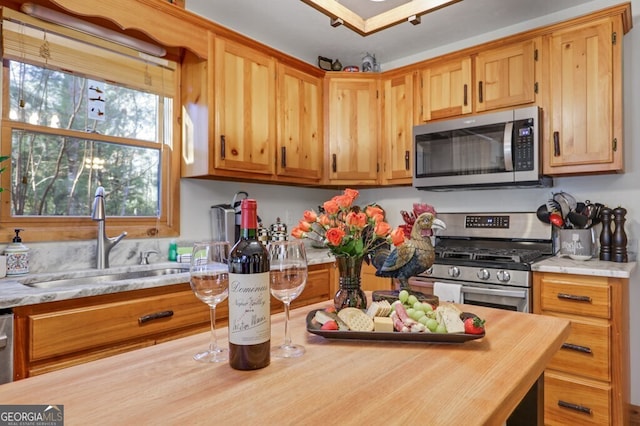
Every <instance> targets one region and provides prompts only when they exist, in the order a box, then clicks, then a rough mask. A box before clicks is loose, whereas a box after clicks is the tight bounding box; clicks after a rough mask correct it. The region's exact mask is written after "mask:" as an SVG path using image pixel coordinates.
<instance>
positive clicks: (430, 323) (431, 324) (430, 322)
mask: <svg viewBox="0 0 640 426" xmlns="http://www.w3.org/2000/svg"><path fill="white" fill-rule="evenodd" d="M423 318H426V321H425V322H424V325H425V326H427V328H428V329H429V331H431V332H432V333H434V332H435V331H436V329H437V328H438V321H436V320H434V319H433V318H429V317H428V316H426V315H425V316H424V317H423ZM420 322H422V321H420Z"/></svg>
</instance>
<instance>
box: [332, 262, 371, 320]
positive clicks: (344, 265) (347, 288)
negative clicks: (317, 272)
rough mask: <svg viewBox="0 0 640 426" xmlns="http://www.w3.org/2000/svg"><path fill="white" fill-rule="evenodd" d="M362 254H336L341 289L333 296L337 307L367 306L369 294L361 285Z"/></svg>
mask: <svg viewBox="0 0 640 426" xmlns="http://www.w3.org/2000/svg"><path fill="white" fill-rule="evenodd" d="M362 260H363V257H362V256H355V257H353V256H343V255H337V256H336V265H337V266H338V284H339V286H340V287H339V289H338V291H337V293H336V295H335V297H334V298H333V304H334V305H335V307H336V309H338V310H340V309H342V308H347V307H351V308H359V309H366V308H367V296H366V295H365V294H364V291H362V288H361V287H360V280H361V274H362Z"/></svg>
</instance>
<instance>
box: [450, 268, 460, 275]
mask: <svg viewBox="0 0 640 426" xmlns="http://www.w3.org/2000/svg"><path fill="white" fill-rule="evenodd" d="M449 276H450V277H453V278H458V277H459V276H460V268H458V267H457V266H452V267H451V268H449Z"/></svg>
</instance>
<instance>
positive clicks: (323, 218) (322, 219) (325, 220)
mask: <svg viewBox="0 0 640 426" xmlns="http://www.w3.org/2000/svg"><path fill="white" fill-rule="evenodd" d="M318 223H319V224H320V225H322V226H324V227H327V226H331V225H332V223H331V219H330V218H329V216H327V215H326V214H321V215H320V216H318Z"/></svg>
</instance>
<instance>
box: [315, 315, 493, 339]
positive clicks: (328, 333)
mask: <svg viewBox="0 0 640 426" xmlns="http://www.w3.org/2000/svg"><path fill="white" fill-rule="evenodd" d="M319 310H322V309H315V310H313V311H311V312H309V313H308V314H307V331H308V332H309V333H313V334H317V335H318V336H322V337H324V338H326V339H344V340H371V341H382V342H423V343H464V342H467V341H469V340H476V339H480V338H482V337H484V336H485V333H482V334H466V333H400V332H397V331H394V332H387V331H340V330H321V329H320V324H319V323H314V322H313V318H314V316H315V315H316V311H319Z"/></svg>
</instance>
